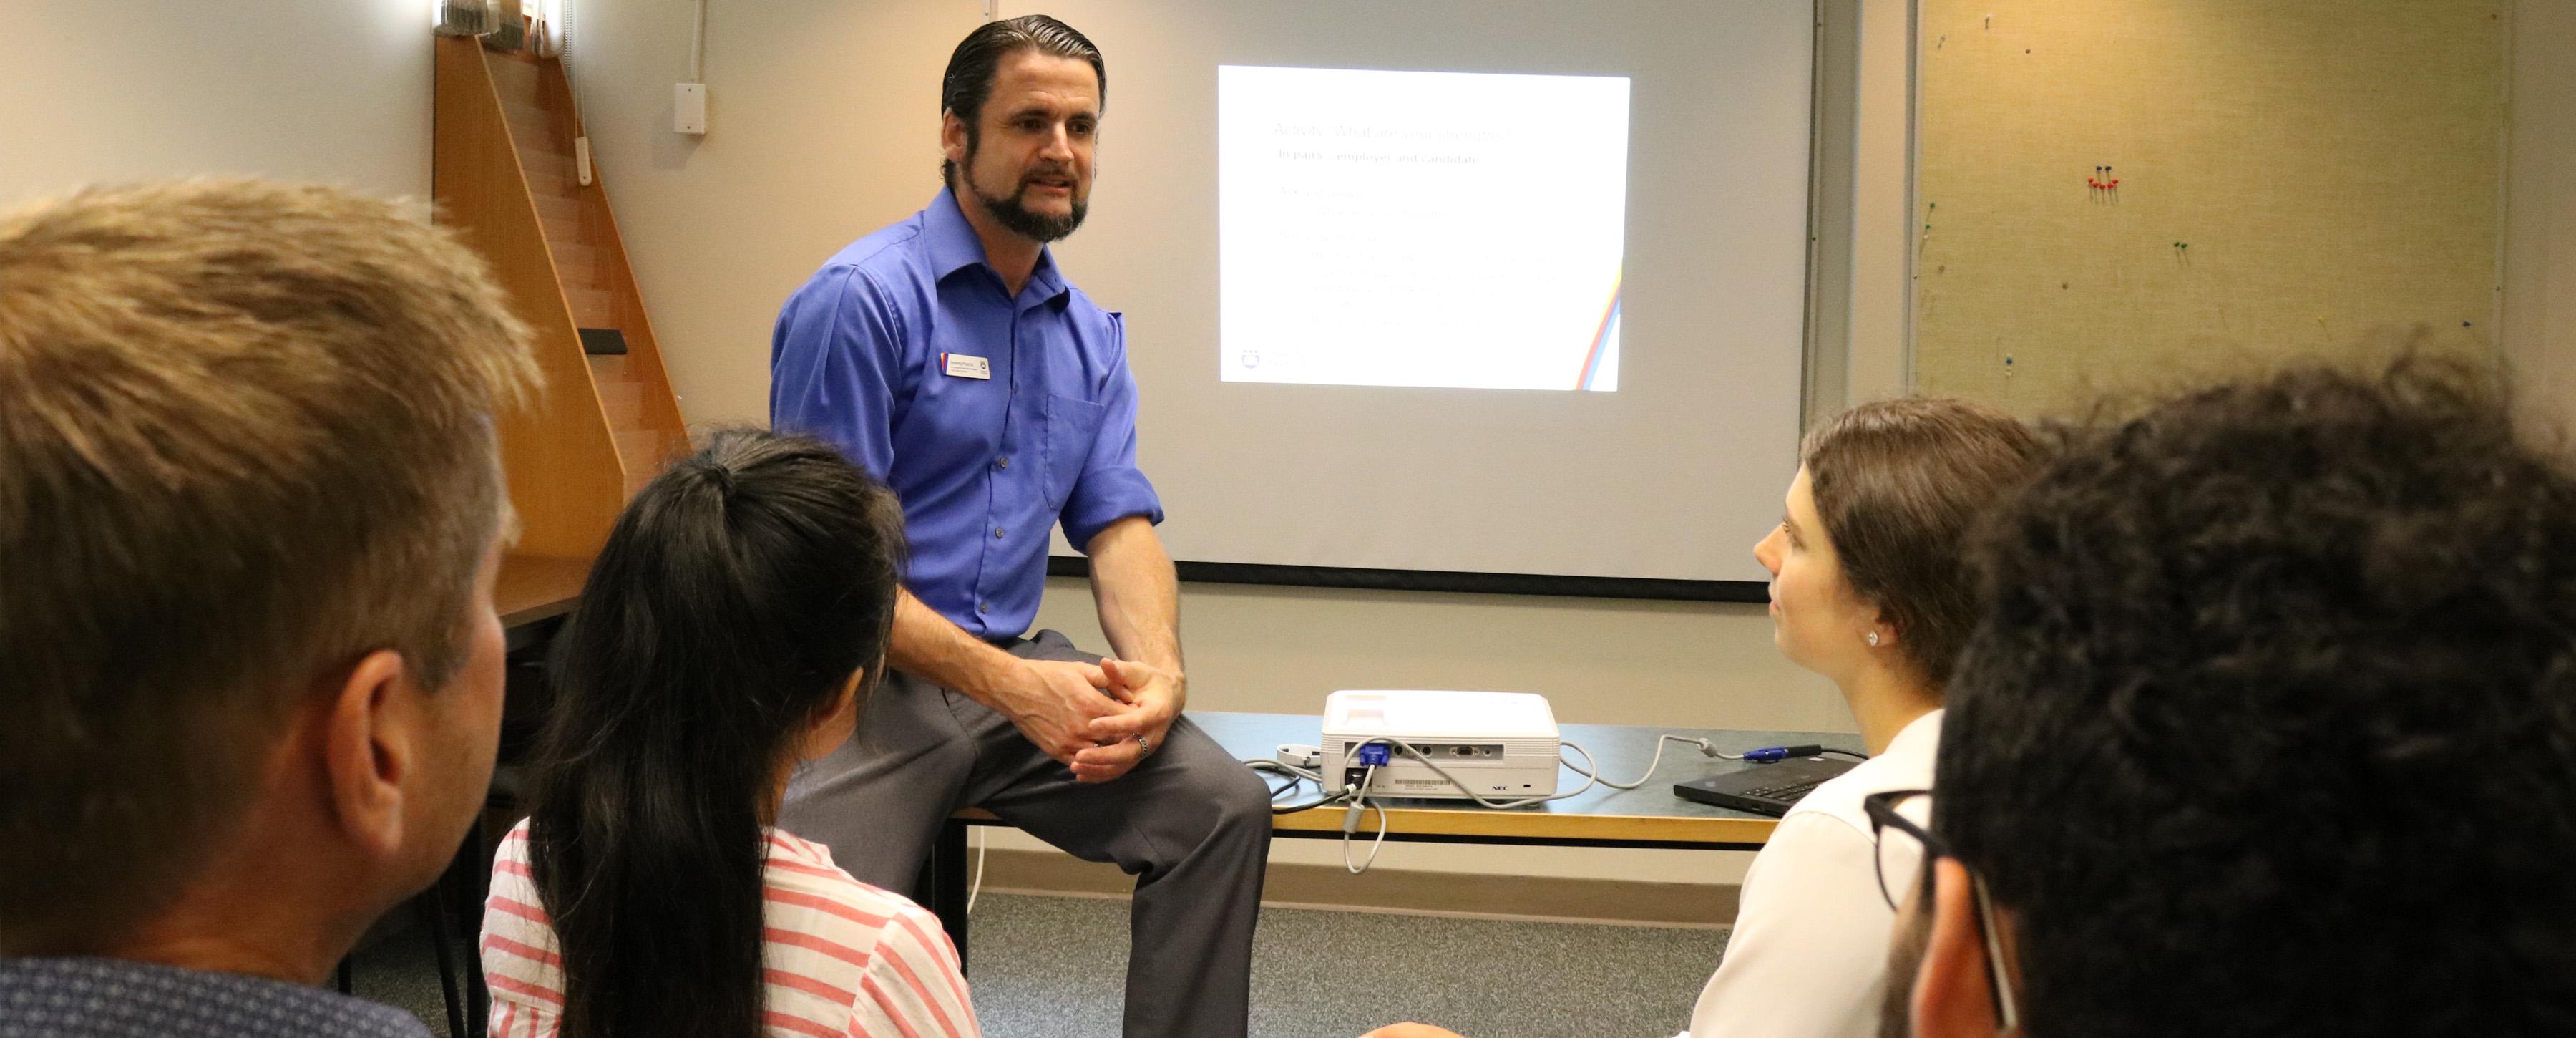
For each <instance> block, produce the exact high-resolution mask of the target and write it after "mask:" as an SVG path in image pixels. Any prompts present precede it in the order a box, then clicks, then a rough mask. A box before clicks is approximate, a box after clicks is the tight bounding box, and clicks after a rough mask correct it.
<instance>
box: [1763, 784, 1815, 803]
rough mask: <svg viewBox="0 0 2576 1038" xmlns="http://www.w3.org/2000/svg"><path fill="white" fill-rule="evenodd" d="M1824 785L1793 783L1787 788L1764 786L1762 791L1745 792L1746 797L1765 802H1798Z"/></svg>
mask: <svg viewBox="0 0 2576 1038" xmlns="http://www.w3.org/2000/svg"><path fill="white" fill-rule="evenodd" d="M1823 784H1824V783H1821V782H1793V783H1790V784H1788V785H1785V786H1764V787H1762V788H1760V789H1748V790H1745V791H1744V795H1745V796H1749V797H1759V798H1761V799H1764V800H1783V801H1786V800H1796V799H1798V798H1799V797H1803V796H1806V795H1807V792H1808V791H1809V790H1812V789H1814V788H1816V787H1817V786H1820V785H1823Z"/></svg>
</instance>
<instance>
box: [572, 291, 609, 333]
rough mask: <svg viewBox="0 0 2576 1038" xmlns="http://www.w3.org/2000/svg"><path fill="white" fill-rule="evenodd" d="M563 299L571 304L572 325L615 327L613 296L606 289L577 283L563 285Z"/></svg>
mask: <svg viewBox="0 0 2576 1038" xmlns="http://www.w3.org/2000/svg"><path fill="white" fill-rule="evenodd" d="M564 301H565V302H567V303H570V304H572V323H573V325H574V327H578V328H615V327H617V325H618V321H617V303H616V300H615V297H612V296H610V295H609V294H608V293H607V292H606V291H603V290H601V289H596V288H584V287H582V286H579V285H565V286H564Z"/></svg>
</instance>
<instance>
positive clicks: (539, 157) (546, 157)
mask: <svg viewBox="0 0 2576 1038" xmlns="http://www.w3.org/2000/svg"><path fill="white" fill-rule="evenodd" d="M519 168H520V169H523V170H526V171H527V173H528V189H529V190H531V191H536V192H538V193H540V194H556V195H564V194H571V193H572V192H573V191H574V190H577V189H579V188H580V186H581V182H580V181H578V180H575V179H573V175H572V156H570V155H563V154H557V153H555V152H550V151H533V150H530V149H527V148H521V149H519ZM543 178H552V179H553V180H554V181H556V183H555V184H548V185H545V187H544V188H542V189H541V188H539V187H538V184H537V182H538V180H540V179H543ZM559 185H569V186H559Z"/></svg>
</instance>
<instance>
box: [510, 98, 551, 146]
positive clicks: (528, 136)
mask: <svg viewBox="0 0 2576 1038" xmlns="http://www.w3.org/2000/svg"><path fill="white" fill-rule="evenodd" d="M501 113H502V114H503V115H505V116H507V117H508V118H509V121H510V140H511V142H512V143H514V144H517V145H518V146H519V148H520V150H522V151H525V150H530V149H535V150H542V151H554V150H556V149H557V148H558V147H560V145H559V144H558V143H557V141H556V138H555V121H554V117H553V116H551V115H548V114H546V110H545V109H543V108H539V107H537V106H535V105H523V104H519V103H517V102H515V101H503V102H501Z"/></svg>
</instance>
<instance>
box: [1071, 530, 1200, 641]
mask: <svg viewBox="0 0 2576 1038" xmlns="http://www.w3.org/2000/svg"><path fill="white" fill-rule="evenodd" d="M1089 547H1090V553H1091V599H1092V602H1093V604H1094V605H1096V606H1098V607H1099V609H1100V632H1101V633H1102V634H1105V635H1107V636H1108V637H1109V647H1110V649H1111V651H1113V652H1115V653H1116V654H1117V656H1118V658H1119V659H1123V660H1134V661H1136V662H1138V663H1142V664H1145V665H1147V666H1150V667H1157V668H1161V669H1163V670H1167V671H1170V672H1172V673H1173V674H1180V673H1182V669H1181V585H1180V581H1179V579H1178V577H1177V576H1176V575H1175V574H1174V573H1173V571H1172V557H1171V555H1170V554H1168V553H1166V552H1165V551H1164V550H1163V539H1162V538H1161V537H1160V536H1158V535H1156V534H1155V532H1154V525H1153V524H1152V523H1149V522H1146V521H1145V520H1144V519H1143V518H1141V517H1130V518H1126V519H1121V520H1119V521H1117V522H1115V523H1111V524H1110V525H1109V528H1108V529H1106V530H1102V531H1101V532H1100V533H1099V534H1098V535H1097V536H1094V537H1093V538H1092V539H1091V544H1090V546H1089Z"/></svg>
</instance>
